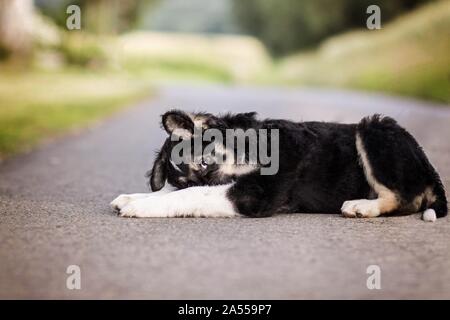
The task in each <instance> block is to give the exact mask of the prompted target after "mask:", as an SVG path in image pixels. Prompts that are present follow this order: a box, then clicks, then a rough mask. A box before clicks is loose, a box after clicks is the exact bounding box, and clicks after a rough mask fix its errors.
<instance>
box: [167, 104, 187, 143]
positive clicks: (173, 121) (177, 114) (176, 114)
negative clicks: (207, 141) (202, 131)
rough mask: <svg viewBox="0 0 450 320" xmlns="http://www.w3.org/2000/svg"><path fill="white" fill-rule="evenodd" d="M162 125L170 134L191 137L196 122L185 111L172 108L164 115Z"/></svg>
mask: <svg viewBox="0 0 450 320" xmlns="http://www.w3.org/2000/svg"><path fill="white" fill-rule="evenodd" d="M162 125H163V127H164V130H166V132H167V133H168V134H170V135H171V134H175V135H177V136H180V137H187V138H188V137H191V136H192V134H193V133H194V122H193V121H192V119H191V117H189V115H188V114H187V113H185V112H183V111H179V110H171V111H168V112H166V113H165V114H163V115H162Z"/></svg>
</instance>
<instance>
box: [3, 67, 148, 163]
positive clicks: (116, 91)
mask: <svg viewBox="0 0 450 320" xmlns="http://www.w3.org/2000/svg"><path fill="white" fill-rule="evenodd" d="M149 88H150V86H149V83H148V82H145V81H142V79H139V80H137V79H133V78H127V77H124V76H123V75H117V74H95V73H85V72H81V71H71V72H68V71H65V72H58V73H43V72H32V73H13V72H11V71H6V72H1V73H0V158H4V157H6V156H8V155H11V154H14V153H17V152H21V151H25V150H27V149H29V148H31V147H33V146H35V145H36V144H37V143H38V142H40V141H41V140H43V139H45V138H47V137H53V136H55V135H59V134H62V133H64V132H67V131H68V130H71V129H75V128H79V127H82V126H86V125H88V124H90V123H92V122H93V121H95V120H97V119H99V118H101V117H104V116H106V115H109V114H111V113H113V112H115V111H117V110H118V109H120V108H122V107H124V106H126V105H127V104H129V103H131V102H133V101H136V100H137V99H140V98H142V97H144V96H145V95H148V94H149V93H150V91H149Z"/></svg>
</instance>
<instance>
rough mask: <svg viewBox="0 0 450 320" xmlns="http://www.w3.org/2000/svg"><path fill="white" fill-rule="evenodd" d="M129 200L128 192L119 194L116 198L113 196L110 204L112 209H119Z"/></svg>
mask: <svg viewBox="0 0 450 320" xmlns="http://www.w3.org/2000/svg"><path fill="white" fill-rule="evenodd" d="M130 201H131V196H130V195H128V194H121V195H120V196H118V197H117V198H115V199H114V200H113V201H111V203H110V206H111V207H112V208H113V209H114V210H121V209H122V208H124V207H125V206H126V205H127V204H128V203H129V202H130Z"/></svg>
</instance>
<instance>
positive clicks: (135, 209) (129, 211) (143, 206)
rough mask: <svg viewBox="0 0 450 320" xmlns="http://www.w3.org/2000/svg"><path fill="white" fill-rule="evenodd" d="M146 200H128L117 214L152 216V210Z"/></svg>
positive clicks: (122, 215) (136, 216)
mask: <svg viewBox="0 0 450 320" xmlns="http://www.w3.org/2000/svg"><path fill="white" fill-rule="evenodd" d="M153 209H154V208H152V206H151V205H149V204H148V201H146V200H144V199H138V200H133V201H130V202H128V204H127V205H126V206H124V207H123V208H121V209H120V212H119V216H121V217H128V218H132V217H135V218H148V217H152V216H153V211H154V210H153Z"/></svg>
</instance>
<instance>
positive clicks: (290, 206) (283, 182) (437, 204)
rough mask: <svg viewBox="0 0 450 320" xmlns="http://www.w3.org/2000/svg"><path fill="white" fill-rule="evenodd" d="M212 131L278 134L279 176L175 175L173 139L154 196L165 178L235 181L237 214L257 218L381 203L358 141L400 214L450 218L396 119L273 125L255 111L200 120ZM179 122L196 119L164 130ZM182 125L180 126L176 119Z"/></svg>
mask: <svg viewBox="0 0 450 320" xmlns="http://www.w3.org/2000/svg"><path fill="white" fill-rule="evenodd" d="M200 116H202V117H203V118H204V119H205V120H206V121H205V123H206V127H208V128H211V127H213V128H218V129H220V130H225V129H227V128H234V129H235V128H242V129H244V130H246V129H249V128H253V129H279V146H280V159H279V164H280V167H279V171H278V173H277V174H276V175H261V174H260V170H261V166H259V167H258V168H257V169H256V170H254V171H252V172H250V173H247V174H243V175H224V174H219V171H220V170H219V169H220V165H218V164H213V165H210V166H208V167H207V168H205V169H198V170H193V169H192V168H191V167H190V166H189V165H188V164H184V165H180V166H179V169H180V170H181V172H180V171H179V170H175V169H174V168H173V167H172V165H170V163H169V161H167V159H168V157H169V156H170V151H171V150H172V147H173V146H174V144H175V143H176V142H172V141H170V139H169V138H168V139H167V141H166V142H165V143H164V146H163V148H162V150H161V151H160V152H159V154H158V156H157V158H156V161H155V164H154V167H153V169H152V171H151V173H150V176H151V179H150V182H151V183H150V184H151V188H152V190H153V191H156V190H159V189H161V188H162V186H163V184H164V180H165V179H167V181H168V182H169V183H170V184H171V185H173V186H176V187H177V188H180V189H182V188H187V187H190V186H197V185H214V184H225V183H229V182H231V181H234V182H235V183H234V184H233V185H232V187H231V188H230V190H229V192H228V198H229V199H230V200H231V201H232V202H233V204H234V206H235V208H236V210H237V211H238V212H239V213H241V214H243V215H246V216H250V217H265V216H270V215H272V214H274V213H277V212H283V213H294V212H307V213H339V212H340V209H341V206H342V204H343V202H344V201H347V200H355V199H374V198H376V197H377V194H376V193H375V191H374V190H372V188H371V187H370V186H369V183H368V181H367V179H366V176H365V174H364V171H363V167H362V164H361V161H360V159H359V156H358V152H357V149H356V135H357V134H359V136H360V137H361V141H362V142H363V144H364V147H365V150H366V153H367V156H368V159H369V162H370V164H371V166H372V171H373V175H374V177H375V178H376V179H377V180H378V181H379V182H380V183H381V184H383V185H384V186H386V187H387V188H389V189H390V190H392V191H394V192H395V194H396V195H397V197H399V202H400V206H399V207H398V209H397V210H396V211H399V212H406V213H413V212H418V211H419V210H424V209H426V208H432V209H434V210H435V211H436V214H437V216H438V217H443V216H445V215H446V214H447V200H446V197H445V191H444V188H443V185H442V183H441V180H440V178H439V175H438V174H437V173H436V171H435V169H434V168H433V166H432V165H431V164H430V162H429V161H428V159H427V157H426V156H425V154H424V152H423V150H422V148H421V147H420V146H419V145H418V143H417V142H416V140H415V139H414V138H413V137H412V136H411V134H409V133H408V132H407V131H406V130H405V129H403V128H402V127H400V126H399V125H398V124H397V123H396V121H395V120H393V119H391V118H389V117H381V116H379V115H375V116H372V117H367V118H364V119H363V120H362V121H361V122H360V123H359V124H337V123H324V122H292V121H287V120H272V119H266V120H263V121H259V120H257V119H256V113H243V114H235V115H232V114H227V115H224V116H213V115H210V114H206V113H205V114H200ZM167 119H172V120H171V121H172V122H171V123H172V124H173V123H177V124H178V125H179V126H180V127H181V128H185V129H187V130H191V128H192V127H193V122H192V115H191V116H188V115H187V114H186V113H184V112H182V111H177V110H172V111H170V112H168V113H166V114H165V115H163V117H162V120H163V126H164V128H165V129H166V130H167V131H168V132H169V133H170V132H171V131H172V130H171V129H168V126H167V124H166V122H167ZM174 119H175V120H174ZM427 188H429V189H430V190H432V194H433V196H434V199H433V201H431V202H430V201H429V202H426V201H425V200H424V201H423V203H422V204H421V206H420V208H419V207H417V206H414V205H413V202H414V199H415V198H416V197H417V196H418V195H420V194H423V193H424V191H425V190H426V189H427Z"/></svg>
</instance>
